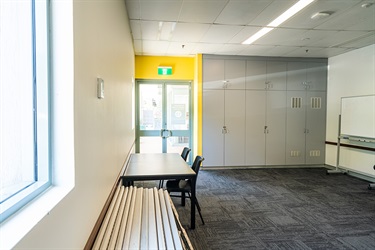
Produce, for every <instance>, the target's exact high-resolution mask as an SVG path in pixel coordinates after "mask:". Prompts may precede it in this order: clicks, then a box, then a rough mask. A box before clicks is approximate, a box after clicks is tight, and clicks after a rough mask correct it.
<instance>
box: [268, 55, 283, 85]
mask: <svg viewBox="0 0 375 250" xmlns="http://www.w3.org/2000/svg"><path fill="white" fill-rule="evenodd" d="M266 83H267V86H268V89H269V90H286V63H285V62H267V80H266Z"/></svg>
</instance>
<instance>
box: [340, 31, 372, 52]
mask: <svg viewBox="0 0 375 250" xmlns="http://www.w3.org/2000/svg"><path fill="white" fill-rule="evenodd" d="M371 44H375V32H369V34H368V35H367V36H365V37H362V38H360V39H354V40H352V41H348V42H346V43H342V44H338V45H337V46H338V47H341V48H356V49H357V48H362V47H365V46H368V45H371Z"/></svg>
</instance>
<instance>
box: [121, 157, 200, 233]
mask: <svg viewBox="0 0 375 250" xmlns="http://www.w3.org/2000/svg"><path fill="white" fill-rule="evenodd" d="M121 178H122V183H123V185H125V186H129V185H130V184H131V183H132V182H134V181H143V180H170V179H189V180H191V199H190V200H191V209H190V227H191V229H194V228H195V195H196V191H195V182H196V178H197V175H196V174H195V172H194V170H192V169H191V167H190V166H189V165H188V164H187V163H186V162H185V161H184V159H182V157H181V156H180V155H179V154H175V153H154V154H148V153H147V154H132V155H131V156H130V159H129V162H128V165H127V167H126V169H125V171H124V174H123V175H122V176H121Z"/></svg>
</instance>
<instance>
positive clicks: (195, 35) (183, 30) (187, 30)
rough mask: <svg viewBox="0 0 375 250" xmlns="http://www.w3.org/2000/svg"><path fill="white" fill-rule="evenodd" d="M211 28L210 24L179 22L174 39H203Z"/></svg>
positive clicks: (187, 40)
mask: <svg viewBox="0 0 375 250" xmlns="http://www.w3.org/2000/svg"><path fill="white" fill-rule="evenodd" d="M209 28H210V25H209V24H200V23H177V25H176V28H175V30H174V32H173V36H172V41H181V42H195V41H199V40H201V39H202V37H203V36H204V34H205V33H206V32H207V31H208V29H209Z"/></svg>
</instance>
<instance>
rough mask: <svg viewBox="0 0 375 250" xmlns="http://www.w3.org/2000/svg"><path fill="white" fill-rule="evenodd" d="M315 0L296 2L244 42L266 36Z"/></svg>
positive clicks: (247, 42)
mask: <svg viewBox="0 0 375 250" xmlns="http://www.w3.org/2000/svg"><path fill="white" fill-rule="evenodd" d="M314 1H315V0H300V1H298V2H297V3H296V4H294V5H293V6H292V7H290V8H289V9H287V10H286V11H285V12H284V13H282V14H281V15H280V16H278V17H277V18H275V19H274V20H273V21H272V22H270V23H269V24H267V25H266V26H267V27H264V28H262V29H261V30H260V31H258V32H257V33H255V34H254V35H252V36H251V37H249V38H248V39H246V40H245V41H244V42H243V44H252V43H253V42H255V41H256V40H257V39H259V38H260V37H262V36H264V35H265V34H267V33H268V32H270V31H271V30H272V29H273V28H274V27H277V26H279V25H280V24H282V23H283V22H285V21H286V20H287V19H289V18H291V17H292V16H294V15H295V14H296V13H297V12H299V11H301V10H302V9H303V8H305V7H306V6H308V5H309V4H311V3H312V2H314Z"/></svg>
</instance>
